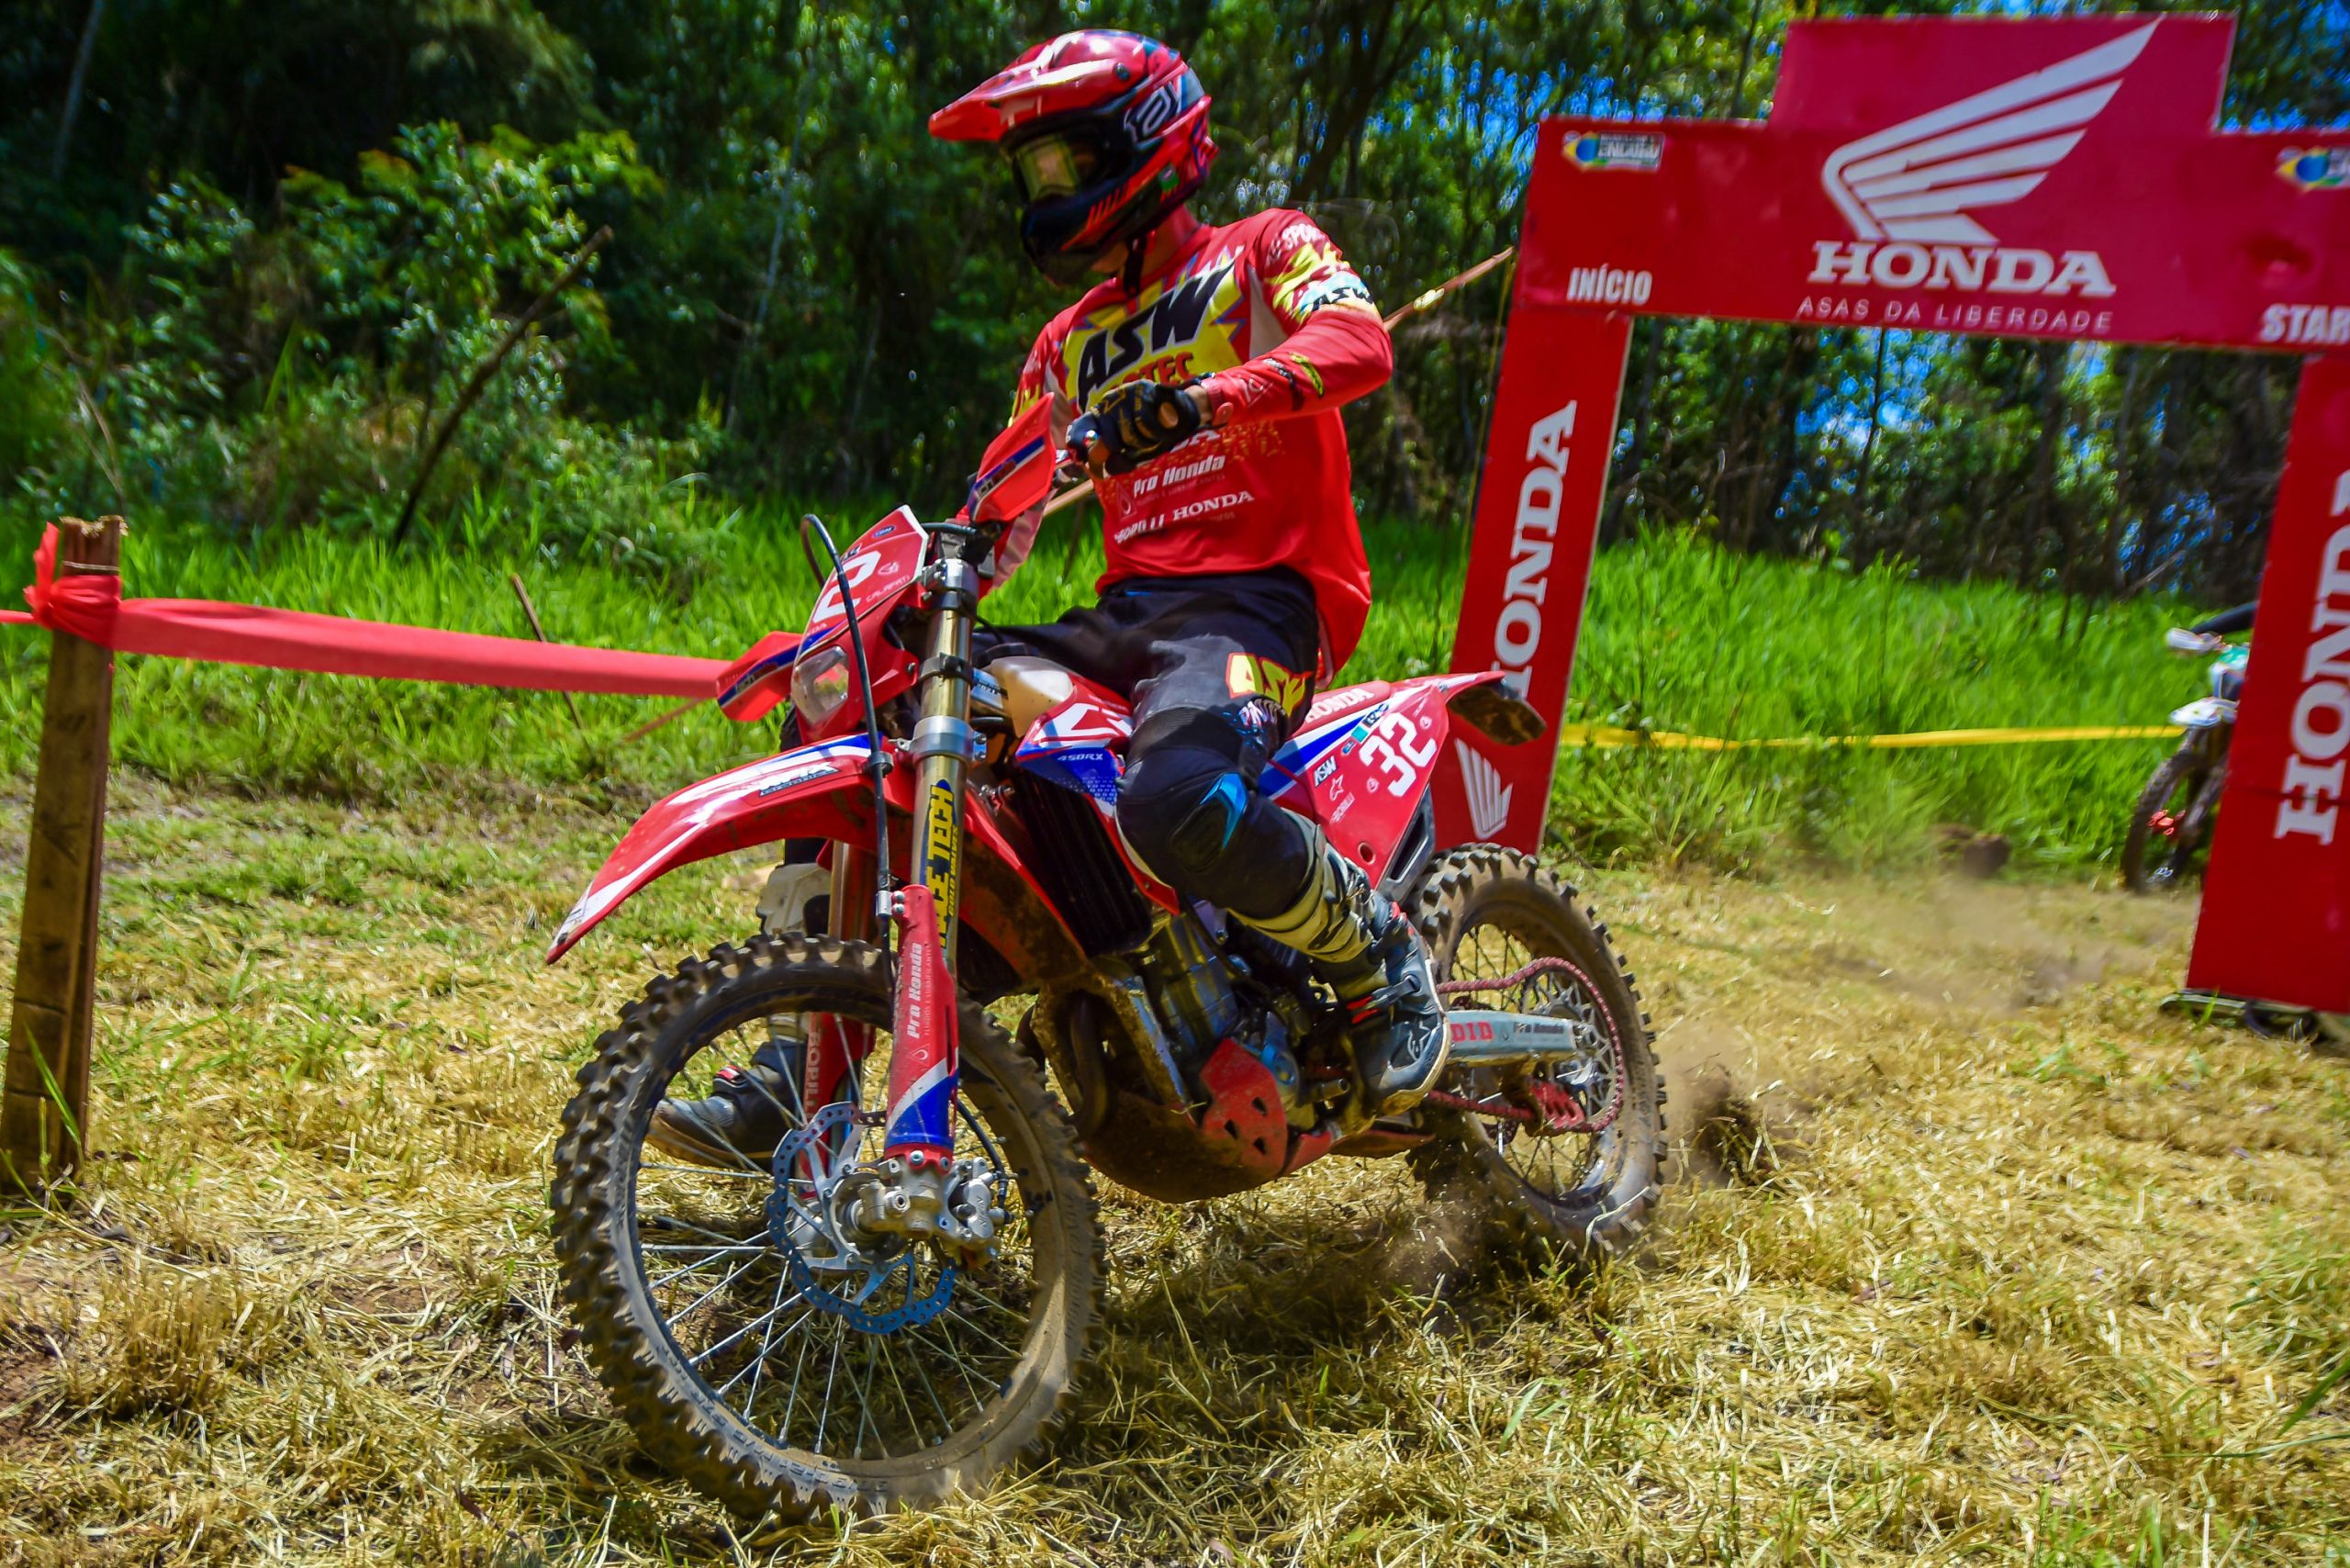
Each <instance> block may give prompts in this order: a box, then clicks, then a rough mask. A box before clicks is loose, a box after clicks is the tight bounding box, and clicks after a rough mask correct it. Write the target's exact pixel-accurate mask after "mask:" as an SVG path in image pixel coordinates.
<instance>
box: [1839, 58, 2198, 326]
mask: <svg viewBox="0 0 2350 1568" xmlns="http://www.w3.org/2000/svg"><path fill="white" fill-rule="evenodd" d="M2153 36H2154V24H2152V23H2149V24H2147V25H2146V26H2144V27H2143V28H2137V29H2136V30H2134V31H2132V32H2129V33H2125V34H2123V35H2122V36H2121V37H2120V38H2118V39H2114V40H2113V41H2111V42H2110V43H2104V44H2099V45H2098V47H2097V48H2095V49H2092V50H2085V51H2084V52H2082V53H2080V54H2076V55H2075V56H2073V57H2072V58H2071V59H2069V60H2065V61H2060V62H2057V63H2056V64H2054V65H2052V66H2049V67H2048V68H2047V69H2046V70H2044V71H2035V72H2032V73H2030V74H2028V75H2023V76H2018V77H2016V78H2014V79H2013V80H2011V81H2008V82H2004V83H2001V84H1999V85H1998V86H1997V87H1993V88H1990V89H1988V90H1987V91H1985V92H1981V93H1976V94H1974V95H1971V96H1968V97H1964V98H1961V99H1959V100H1958V101H1957V102H1956V103H1953V104H1948V105H1945V106H1942V107H1941V108H1939V109H1935V110H1933V111H1932V112H1930V113H1929V114H1923V115H1919V116H1918V117H1917V118H1914V119H1907V120H1903V121H1902V122H1901V123H1900V124H1898V125H1896V126H1891V127H1888V128H1887V129H1884V130H1880V131H1877V132H1875V133H1874V135H1870V136H1864V137H1862V138H1861V139H1860V140H1857V141H1848V142H1846V143H1845V144H1844V145H1843V146H1841V147H1839V148H1838V149H1837V150H1836V151H1834V152H1832V153H1830V155H1829V158H1828V162H1826V163H1825V164H1824V165H1823V166H1822V167H1821V169H1820V171H1819V183H1820V185H1821V187H1822V188H1823V189H1825V190H1826V191H1827V193H1828V196H1829V199H1830V200H1831V201H1833V202H1834V203H1835V204H1836V207H1837V210H1839V211H1840V212H1841V213H1842V214H1843V215H1844V218H1845V220H1846V221H1847V222H1849V223H1850V224H1851V225H1852V232H1853V233H1854V234H1855V235H1857V236H1858V238H1857V239H1855V240H1852V241H1833V240H1822V241H1818V242H1817V243H1816V244H1815V246H1814V255H1815V263H1814V265H1813V267H1812V272H1811V281H1812V282H1814V283H1831V284H1847V285H1863V284H1874V285H1876V286H1880V287H1886V288H1912V287H1919V286H1923V287H1926V288H1936V289H1955V290H1959V291H1962V292H1967V293H1974V292H1977V291H1982V290H1986V289H1987V290H1989V291H1990V292H1992V293H1995V294H2043V295H2068V294H2073V293H2075V292H2078V293H2080V294H2082V295H2087V296H2103V295H2109V294H2111V293H2113V292H2114V287H2113V282H2112V279H2111V278H2110V277H2109V275H2108V274H2107V272H2106V267H2105V262H2104V259H2103V258H2102V257H2101V256H2099V255H2098V253H2097V252H2095V251H2066V252H2064V253H2063V254H2062V255H2061V256H2055V255H2051V254H2050V253H2049V252H2046V251H2042V250H2034V249H2030V248H2023V247H2011V246H2005V245H2001V244H1999V242H1998V239H1997V236H1996V235H1994V234H1993V233H1992V232H1991V231H1990V230H1988V229H1986V228H1985V227H1984V226H1983V224H1982V223H1981V221H1979V220H1978V219H1977V218H1976V217H1975V214H1976V213H1977V212H1979V211H1982V210H1983V209H1985V208H1988V207H2006V206H2009V204H2011V203H2014V202H2018V201H2021V200H2022V199H2023V198H2024V197H2025V196H2030V195H2031V193H2032V192H2034V191H2036V190H2038V189H2039V188H2040V185H2041V183H2042V181H2044V180H2045V179H2047V178H2048V175H2049V173H2050V171H2051V170H2053V169H2054V168H2055V166H2056V165H2057V164H2058V163H2059V162H2063V160H2064V159H2065V156H2066V155H2067V154H2068V153H2070V152H2071V151H2073V149H2075V148H2076V147H2077V146H2079V145H2080V142H2081V138H2082V137H2083V136H2085V135H2086V134H2087V128H2088V126H2089V124H2090V122H2091V121H2093V120H2095V119H2096V118H2097V117H2098V115H2099V114H2101V113H2103V112H2104V110H2105V107H2106V106H2107V105H2108V104H2109V103H2111V102H2112V101H2113V95H2114V94H2116V93H2117V92H2119V91H2121V73H2122V72H2123V71H2124V70H2125V69H2126V68H2127V67H2128V66H2129V65H2130V63H2131V62H2132V61H2134V60H2136V59H2137V58H2138V56H2139V54H2140V53H2141V52H2143V50H2144V49H2145V47H2146V41H2147V39H2150V38H2152V37H2153Z"/></svg>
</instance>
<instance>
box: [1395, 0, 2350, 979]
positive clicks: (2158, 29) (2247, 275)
mask: <svg viewBox="0 0 2350 1568" xmlns="http://www.w3.org/2000/svg"><path fill="white" fill-rule="evenodd" d="M2233 26H2234V24H2233V22H2232V21H2231V20H2230V19H2228V18H2226V17H2195V16H2177V17H2149V16H2147V15H2145V14H2143V13H2141V14H2125V15H2116V16H2096V17H2041V18H2024V19H2019V18H2005V17H2001V18H1992V17H1879V18H1870V19H1863V20H1849V21H1805V22H1797V23H1796V24H1795V25H1794V26H1792V27H1791V28H1788V31H1787V41H1786V47H1785V51H1784V54H1783V56H1782V61H1783V64H1782V67H1781V71H1780V76H1779V86H1778V92H1777V96H1776V100H1775V106H1774V110H1773V113H1772V117H1771V119H1770V120H1769V122H1768V123H1767V124H1755V123H1751V122H1745V123H1722V122H1708V121H1699V120H1599V119H1583V118H1572V119H1551V120H1546V121H1545V122H1543V126H1542V129H1541V133H1540V136H1539V139H1538V140H1537V142H1536V146H1535V152H1534V165H1533V170H1532V174H1531V175H1530V178H1529V180H1528V184H1527V203H1526V221H1525V225H1524V228H1523V230H1522V233H1521V236H1520V240H1519V253H1518V278H1517V288H1516V294H1515V295H1514V296H1513V300H1512V309H1511V315H1510V323H1509V338H1508V342H1507V343H1506V344H1505V347H1504V350H1503V354H1502V375H1501V383H1500V386H1498V387H1497V389H1496V391H1495V395H1494V428H1493V436H1492V444H1491V446H1490V448H1489V452H1488V456H1487V459H1486V466H1485V473H1484V476H1483V481H1484V482H1483V488H1482V490H1481V492H1480V495H1479V502H1478V510H1477V519H1476V529H1477V533H1476V539H1475V543H1474V546H1473V549H1472V558H1471V566H1470V573H1469V581H1468V584H1467V587H1466V590H1465V593H1464V597H1463V601H1462V605H1461V626H1460V633H1459V641H1458V644H1457V645H1456V648H1455V651H1454V656H1453V667H1454V668H1455V669H1484V668H1490V667H1495V666H1500V667H1506V668H1512V669H1517V670H1520V671H1522V672H1523V673H1524V674H1525V676H1526V677H1527V689H1528V691H1527V695H1528V697H1529V698H1530V700H1532V701H1533V702H1534V703H1535V705H1536V706H1537V707H1538V708H1539V709H1540V710H1541V711H1542V712H1543V713H1544V714H1545V715H1546V716H1547V717H1549V718H1550V720H1551V721H1552V722H1553V723H1554V724H1555V723H1556V722H1557V721H1558V720H1559V719H1560V718H1561V715H1562V713H1563V711H1564V705H1565V700H1566V694H1567V689H1568V680H1569V676H1570V673H1571V671H1572V666H1573V660H1574V644H1575V636H1576V633H1577V631H1578V629H1579V628H1578V622H1579V620H1580V610H1581V605H1582V599H1583V580H1584V577H1585V574H1586V568H1587V564H1588V561H1589V558H1590V554H1591V548H1592V543H1593V540H1594V537H1595V534H1596V532H1597V530H1598V525H1599V512H1600V505H1601V500H1602V497H1603V492H1604V485H1603V480H1604V474H1603V473H1602V470H1603V469H1604V468H1605V466H1606V458H1607V454H1608V451H1609V449H1610V447H1611V445H1612V438H1613V433H1614V432H1613V418H1612V415H1613V410H1614V408H1615V401H1616V391H1617V387H1618V386H1619V385H1620V382H1621V368H1622V367H1621V364H1620V357H1621V352H1622V346H1623V344H1624V342H1625V341H1626V340H1625V316H1626V313H1634V314H1647V315H1668V316H1706V317H1736V318H1744V319H1753V320H1764V321H1783V322H1786V323H1789V324H1794V325H1827V326H1839V327H1890V328H1895V329H1898V330H1917V331H1943V332H1963V333H1986V334H1997V335H2006V336H2019V337H2040V338H2059V339H2084V340H2100V341H2107V342H2154V343H2174V342H2188V343H2202V344H2209V345H2211V346H2214V347H2221V348H2238V349H2255V350H2268V351H2272V352H2278V353H2324V352H2325V351H2328V350H2350V132H2344V131H2339V130H2334V131H2313V130H2293V131H2258V132H2235V131H2221V130H2219V129H2216V128H2215V117H2216V115H2217V111H2218V107H2219V104H2220V100H2221V90H2222V87H2223V84H2224V81H2225V75H2226V70H2227V60H2228V50H2229V44H2230V40H2231V39H2233ZM1611 344H1612V345H1613V347H1612V348H1611V347H1609V345H1611ZM2342 380H2343V373H2342V372H2341V371H2340V370H2339V369H2338V368H2327V369H2323V370H2322V371H2312V372H2311V375H2310V376H2309V378H2308V380H2307V381H2306V382H2305V384H2304V390H2303V394H2302V397H2303V408H2302V410H2301V413H2300V419H2299V421H2298V422H2297V423H2296V425H2295V431H2294V436H2293V441H2294V446H2293V450H2292V454H2291V455H2290V457H2289V458H2288V474H2290V475H2291V476H2292V477H2289V478H2288V481H2287V487H2288V492H2289V495H2288V497H2286V498H2280V500H2279V506H2278V512H2277V536H2276V540H2277V542H2276V545H2275V548H2276V549H2277V551H2278V552H2280V553H2281V554H2279V555H2278V556H2276V557H2272V562H2271V568H2270V572H2269V576H2268V578H2267V581H2266V588H2264V591H2263V595H2262V599H2261V609H2260V637H2259V639H2258V641H2257V643H2256V644H2255V645H2256V647H2257V648H2258V649H2259V652H2258V653H2257V654H2256V655H2255V667H2256V668H2257V669H2258V670H2259V671H2261V672H2263V675H2264V678H2265V685H2266V689H2265V691H2264V690H2263V689H2262V688H2263V681H2261V680H2254V681H2248V682H2247V684H2246V701H2245V704H2244V709H2243V710H2242V712H2241V713H2240V715H2239V722H2238V726H2237V730H2236V736H2235V743H2234V745H2235V750H2236V754H2237V760H2236V764H2235V771H2234V772H2233V775H2232V777H2231V779H2230V783H2229V794H2228V796H2227V800H2226V801H2225V802H2224V803H2223V808H2222V811H2221V828H2220V834H2219V840H2218V843H2217V845H2216V846H2215V854H2214V857H2213V858H2214V870H2213V873H2212V879H2211V883H2210V890H2209V892H2208V893H2207V900H2208V902H2207V903H2206V906H2205V909H2206V914H2205V920H2204V924H2203V929H2202V932H2201V934H2200V935H2199V940H2198V946H2197V950H2196V958H2195V966H2194V969H2193V975H2194V978H2195V980H2196V982H2197V983H2198V984H2202V985H2207V986H2210V987H2211V988H2212V989H2215V990H2221V991H2232V992H2236V993H2240V994H2248V995H2255V996H2259V997H2262V998H2265V999H2266V1000H2270V1001H2276V1002H2292V1003H2298V1004H2300V1005H2303V1006H2317V1007H2323V1008H2326V1009H2327V1010H2329V1011H2331V1010H2335V1009H2350V952H2345V949H2344V935H2343V933H2344V923H2345V922H2350V870H2345V869H2344V861H2343V859H2342V855H2343V853H2344V851H2343V850H2342V848H2341V847H2340V845H2341V844H2344V843H2350V830H2345V831H2344V833H2343V834H2338V835H2336V836H2334V837H2324V836H2322V835H2321V834H2320V832H2319V828H2318V824H2319V823H2325V824H2328V825H2329V826H2330V824H2332V823H2333V815H2332V811H2333V807H2332V806H2331V805H2330V804H2328V803H2327V802H2331V801H2335V800H2338V798H2339V790H2340V778H2339V774H2340V771H2341V768H2340V763H2341V759H2342V756H2343V753H2344V751H2345V750H2350V731H2345V730H2344V729H2342V728H2329V727H2328V726H2329V725H2336V724H2337V723H2338V724H2339V725H2342V726H2350V706H2344V708H2342V709H2340V710H2337V709H2336V708H2335V707H2333V705H2332V704H2333V702H2334V700H2335V695H2336V694H2337V693H2343V692H2344V688H2343V687H2342V686H2341V685H2339V684H2337V680H2336V678H2337V676H2338V675H2339V674H2340V673H2341V671H2340V670H2338V669H2337V668H2336V664H2337V662H2339V663H2340V664H2341V665H2343V666H2345V667H2350V647H2345V644H2350V630H2345V628H2350V597H2339V598H2337V597H2335V595H2336V592H2337V588H2336V587H2330V586H2328V585H2338V584H2339V583H2340V582H2341V580H2342V579H2339V578H2337V577H2335V576H2333V574H2334V573H2335V572H2336V570H2337V568H2338V569H2340V570H2344V571H2350V566H2344V565H2343V563H2342V560H2341V558H2340V557H2338V556H2335V555H2333V554H2327V552H2328V551H2330V550H2331V549H2332V548H2333V541H2334V540H2336V539H2337V538H2339V537H2341V536H2340V535H2339V534H2337V533H2336V532H2334V528H2335V527H2338V526H2339V524H2338V522H2334V523H2329V521H2328V520H2329V519H2333V518H2336V517H2337V513H2336V512H2334V511H2331V510H2327V509H2328V508H2332V507H2334V506H2335V505H2336V504H2337V502H2338V500H2339V497H2338V496H2337V494H2336V493H2335V492H2334V491H2333V490H2331V489H2329V488H2328V487H2329V486H2332V485H2333V483H2334V478H2333V476H2336V475H2338V474H2340V473H2341V472H2342V471H2343V470H2344V468H2345V467H2350V458H2344V455H2343V454H2344V451H2345V450H2350V436H2344V434H2343V433H2342V430H2343V421H2344V420H2350V413H2344V412H2341V411H2340V410H2341V409H2342V407H2343V405H2344V402H2345V394H2344V392H2343V390H2342ZM1566 409H1572V410H1573V413H1574V419H1573V424H1572V437H1571V438H1570V437H1568V436H1567V435H1566V433H1565V431H1564V428H1563V425H1562V424H1554V425H1545V424H1544V421H1545V420H1559V418H1560V416H1561V413H1562V411H1563V410H1566ZM1545 431H1556V433H1557V435H1558V437H1559V441H1558V442H1555V443H1554V442H1551V441H1550V438H1549V437H1548V436H1546V435H1545V433H1544V432H1545ZM1570 439H1571V440H1572V446H1573V453H1574V461H1575V464H1576V465H1579V466H1575V467H1573V468H1572V469H1565V468H1562V469H1561V471H1560V472H1559V473H1557V474H1556V475H1552V474H1551V473H1550V471H1549V469H1548V467H1547V466H1546V464H1547V458H1546V456H1545V454H1547V453H1549V452H1550V451H1551V450H1552V447H1553V445H1554V444H1555V445H1556V446H1557V449H1558V450H1559V451H1560V452H1561V454H1563V453H1564V451H1565V450H1566V448H1565V446H1564V444H1563V443H1564V442H1566V441H1568V440H1570ZM2288 513H2289V514H2290V515H2289V516H2288ZM2288 557H2289V558H2288ZM2337 615H2338V616H2340V617H2341V618H2342V619H2338V620H2329V619H2328V618H2329V617H2334V616H2337ZM2280 626H2281V627H2282V628H2284V629H2283V630H2281V631H2280V630H2279V629H2278V628H2279V627H2280ZM2302 628H2310V630H2308V631H2306V632H2305V631H2303V630H2302ZM2280 640H2281V644H2280ZM2280 645H2281V647H2282V651H2279V647H2280ZM2342 700H2343V701H2344V703H2345V704H2350V695H2344V696H2343V699H2342ZM1546 750H1547V748H1544V747H1539V746H1527V747H1524V748H1521V753H1522V755H1521V754H1518V753H1509V752H1505V751H1503V750H1501V749H1500V748H1497V747H1489V746H1484V745H1481V744H1480V743H1479V742H1477V741H1476V740H1475V739H1474V738H1473V737H1472V738H1464V740H1463V742H1462V744H1461V745H1460V747H1459V748H1458V749H1457V751H1456V752H1455V753H1454V755H1453V761H1454V767H1453V768H1451V769H1449V770H1448V776H1447V777H1445V778H1443V779H1442V780H1441V784H1440V790H1441V792H1440V794H1439V797H1438V799H1439V801H1440V810H1441V812H1442V814H1441V816H1440V818H1439V823H1438V826H1439V828H1440V830H1441V832H1442V833H1443V834H1444V837H1445V841H1446V842H1449V843H1459V842H1461V841H1463V840H1465V839H1470V838H1498V839H1501V840H1502V841H1504V842H1506V843H1510V844H1515V845H1519V846H1527V847H1531V846H1534V845H1535V844H1536V843H1538V842H1539V837H1540V834H1541V829H1542V822H1543V816H1544V813H1545V812H1546V810H1547V807H1548V804H1549V802H1548V799H1547V797H1548V794H1549V781H1550V767H1551V762H1552V757H1551V756H1548V755H1537V754H1538V753H1540V752H1544V751H1546ZM2328 790H2332V791H2333V793H2328V792H2327V791H2328ZM2296 824H2302V825H2296ZM1489 830H1490V831H1489ZM2232 859H2237V860H2240V862H2241V863H2240V864H2232ZM2288 885H2289V889H2290V890H2289V892H2288V891H2286V889H2287V888H2288Z"/></svg>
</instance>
